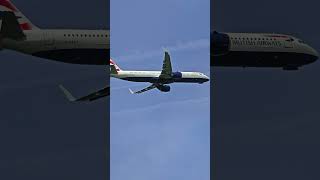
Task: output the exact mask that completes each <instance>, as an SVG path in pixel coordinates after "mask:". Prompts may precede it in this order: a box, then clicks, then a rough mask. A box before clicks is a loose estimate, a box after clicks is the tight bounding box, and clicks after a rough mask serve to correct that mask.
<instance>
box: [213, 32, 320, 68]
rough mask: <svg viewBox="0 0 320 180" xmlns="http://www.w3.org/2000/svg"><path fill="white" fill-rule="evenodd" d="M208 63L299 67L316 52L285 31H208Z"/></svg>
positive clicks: (311, 61) (312, 58) (315, 55)
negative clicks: (283, 32) (209, 58)
mask: <svg viewBox="0 0 320 180" xmlns="http://www.w3.org/2000/svg"><path fill="white" fill-rule="evenodd" d="M210 44H211V50H210V51H211V63H210V64H211V66H227V67H232V66H233V67H280V68H282V69H284V70H298V68H299V67H301V66H304V65H306V64H310V63H313V62H315V61H316V60H317V59H318V57H319V54H318V52H317V51H316V50H315V49H313V48H312V47H311V46H310V45H308V44H307V43H305V42H304V41H303V40H300V39H298V38H296V37H293V36H290V35H284V34H265V33H222V32H217V31H213V32H211V42H210Z"/></svg>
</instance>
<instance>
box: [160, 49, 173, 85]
mask: <svg viewBox="0 0 320 180" xmlns="http://www.w3.org/2000/svg"><path fill="white" fill-rule="evenodd" d="M171 77H172V66H171V61H170V55H169V53H168V52H167V51H166V52H165V54H164V60H163V66H162V71H161V74H160V77H159V78H163V79H169V78H171Z"/></svg>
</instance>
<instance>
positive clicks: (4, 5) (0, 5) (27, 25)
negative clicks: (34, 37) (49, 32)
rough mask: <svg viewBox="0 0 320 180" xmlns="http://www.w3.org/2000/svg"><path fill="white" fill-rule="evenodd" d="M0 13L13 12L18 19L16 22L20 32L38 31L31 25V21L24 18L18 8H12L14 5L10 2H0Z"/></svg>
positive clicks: (5, 0) (6, 0)
mask: <svg viewBox="0 0 320 180" xmlns="http://www.w3.org/2000/svg"><path fill="white" fill-rule="evenodd" d="M0 11H1V12H3V11H9V12H13V13H14V14H15V15H16V17H17V18H18V22H19V25H20V27H21V29H22V30H34V29H39V28H38V27H36V26H35V25H33V24H32V23H31V21H30V20H29V19H28V18H26V17H25V16H24V15H23V14H22V13H21V12H20V11H19V9H18V8H16V7H15V6H14V4H12V3H11V2H10V0H0Z"/></svg>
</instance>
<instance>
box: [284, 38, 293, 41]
mask: <svg viewBox="0 0 320 180" xmlns="http://www.w3.org/2000/svg"><path fill="white" fill-rule="evenodd" d="M286 41H288V42H292V41H294V39H293V38H290V39H287V40H286Z"/></svg>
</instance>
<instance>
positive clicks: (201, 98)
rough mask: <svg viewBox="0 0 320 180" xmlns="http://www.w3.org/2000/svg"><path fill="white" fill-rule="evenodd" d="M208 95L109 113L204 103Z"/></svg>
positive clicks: (120, 113) (207, 100)
mask: <svg viewBox="0 0 320 180" xmlns="http://www.w3.org/2000/svg"><path fill="white" fill-rule="evenodd" d="M209 101H210V97H198V98H193V99H184V100H177V101H168V102H162V103H157V104H153V105H148V106H144V107H138V108H133V109H132V108H131V109H125V110H120V111H112V112H111V115H115V116H117V115H123V114H127V113H136V112H138V111H143V112H146V111H150V110H155V109H158V108H163V107H168V106H169V105H179V104H189V103H190V104H195V103H205V102H209Z"/></svg>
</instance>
